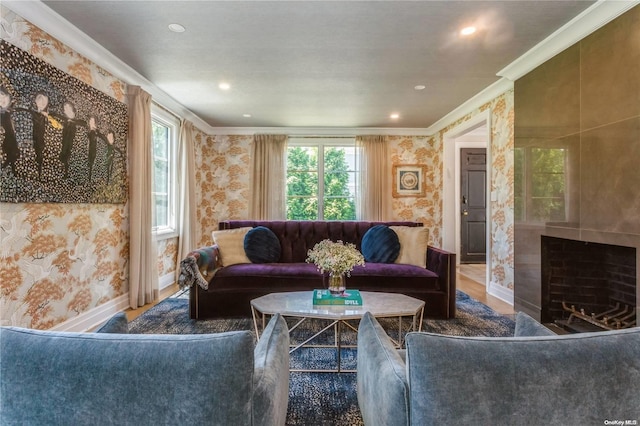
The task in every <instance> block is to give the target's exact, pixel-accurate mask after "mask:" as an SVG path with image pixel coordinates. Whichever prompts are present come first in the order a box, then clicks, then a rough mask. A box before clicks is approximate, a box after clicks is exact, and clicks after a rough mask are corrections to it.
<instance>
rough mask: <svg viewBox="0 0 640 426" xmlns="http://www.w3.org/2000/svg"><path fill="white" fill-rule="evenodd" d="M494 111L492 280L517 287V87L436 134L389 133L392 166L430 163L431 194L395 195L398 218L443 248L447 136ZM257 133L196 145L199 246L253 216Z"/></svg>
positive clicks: (210, 139)
mask: <svg viewBox="0 0 640 426" xmlns="http://www.w3.org/2000/svg"><path fill="white" fill-rule="evenodd" d="M486 110H489V111H490V116H491V142H490V143H491V152H492V164H491V165H490V167H489V168H490V170H491V191H495V193H496V194H497V198H496V200H495V201H493V202H492V204H491V211H492V215H493V216H492V218H491V220H490V223H491V229H490V232H491V264H492V270H491V281H493V282H494V283H496V284H498V285H500V286H504V287H506V288H508V289H513V264H514V259H513V250H514V248H513V235H514V216H513V203H514V199H513V185H514V168H513V146H514V145H513V143H514V140H513V118H514V117H513V90H510V91H508V92H506V93H504V94H502V95H500V96H498V97H497V98H495V99H493V100H491V101H490V102H487V103H486V104H484V105H482V106H481V107H480V108H478V109H476V110H475V111H472V112H471V113H469V114H467V115H465V116H464V117H462V118H460V119H458V120H456V121H454V122H452V123H450V124H448V125H446V126H445V127H443V128H442V129H440V130H438V131H437V132H436V133H435V134H433V135H430V136H389V137H388V141H389V144H390V152H391V158H390V164H391V165H399V164H424V165H426V166H427V174H426V176H425V179H426V187H427V196H426V197H416V198H410V197H407V198H393V199H392V203H393V209H392V212H393V213H392V214H393V217H392V219H394V220H411V221H418V222H422V223H424V226H425V227H427V228H429V240H430V244H433V245H435V246H442V201H443V200H442V197H443V181H442V176H443V167H444V164H443V148H444V147H443V140H444V135H445V134H446V133H447V132H448V131H449V130H451V129H453V128H454V127H457V126H459V125H461V124H463V123H464V122H465V121H468V120H470V119H471V118H473V117H474V116H476V115H477V114H479V113H481V112H483V111H486ZM252 138H253V137H252V136H251V135H242V136H219V135H216V136H204V135H201V138H200V139H199V140H198V144H197V147H198V149H196V157H197V159H196V168H197V171H196V182H197V183H196V185H197V187H198V194H199V198H200V200H201V203H200V205H199V206H198V213H197V217H198V224H199V227H200V232H199V235H200V240H199V242H198V243H199V244H198V245H199V246H203V245H210V244H212V239H211V231H213V230H215V229H216V228H217V224H218V222H219V221H220V220H225V219H247V218H248V212H249V199H250V185H249V173H248V170H249V168H250V154H251V142H252Z"/></svg>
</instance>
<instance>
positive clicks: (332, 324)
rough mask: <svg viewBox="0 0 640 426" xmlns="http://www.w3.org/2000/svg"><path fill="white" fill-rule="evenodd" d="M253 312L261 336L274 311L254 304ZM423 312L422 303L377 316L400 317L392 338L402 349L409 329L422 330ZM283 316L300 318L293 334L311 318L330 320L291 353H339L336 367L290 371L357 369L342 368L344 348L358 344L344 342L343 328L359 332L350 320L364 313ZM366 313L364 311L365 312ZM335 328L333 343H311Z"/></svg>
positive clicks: (258, 333) (337, 371) (310, 371)
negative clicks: (407, 311) (408, 321)
mask: <svg viewBox="0 0 640 426" xmlns="http://www.w3.org/2000/svg"><path fill="white" fill-rule="evenodd" d="M251 312H252V316H253V326H254V329H255V332H256V337H257V338H260V333H261V331H262V330H264V327H265V326H266V324H267V322H268V317H270V316H272V315H273V314H274V313H264V312H261V311H260V310H259V309H257V308H256V307H255V306H254V305H253V304H252V305H251ZM423 313H424V305H422V306H421V307H420V308H419V309H418V310H417V311H416V312H414V313H412V314H401V315H376V318H397V319H398V339H397V340H396V339H393V338H391V336H390V338H391V340H392V341H393V343H394V344H395V346H396V348H398V349H400V348H402V346H403V344H404V335H405V334H406V333H407V332H409V331H416V330H417V331H422V317H423ZM280 314H281V315H282V316H283V317H286V318H297V319H298V320H297V321H296V323H295V324H294V325H293V326H291V328H290V329H289V335H291V332H293V331H294V330H296V329H298V327H299V326H300V325H302V324H303V323H305V322H306V321H308V320H311V319H320V320H326V321H328V325H326V326H325V327H323V328H322V329H321V330H319V331H317V332H315V333H314V334H312V335H311V336H309V337H308V338H306V339H304V341H303V342H302V343H298V344H294V345H291V346H290V350H289V354H292V353H294V352H296V351H297V350H299V349H301V348H334V349H336V353H337V365H336V368H333V369H301V368H292V369H290V371H292V372H307V373H355V372H356V370H355V369H343V368H342V349H343V348H355V347H356V346H357V345H355V344H343V342H342V329H343V327H347V328H349V329H351V330H353V331H354V332H356V335H357V332H358V327H357V326H353V325H352V324H351V323H349V322H348V321H349V320H353V319H361V318H362V315H360V316H359V317H356V318H354V317H351V318H349V319H335V318H330V317H327V316H321V317H319V316H316V315H312V316H306V315H304V316H303V315H299V314H298V315H291V314H287V313H282V312H281V313H280ZM363 314H364V312H363ZM407 317H408V318H411V325H410V327H409V329H408V330H406V331H404V327H403V325H402V323H403V321H402V319H403V318H407ZM331 329H333V330H334V341H333V344H324V345H322V344H311V343H310V342H312V341H313V340H314V339H316V338H317V337H319V336H321V335H322V334H324V333H326V332H328V331H329V330H331Z"/></svg>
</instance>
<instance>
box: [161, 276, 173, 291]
mask: <svg viewBox="0 0 640 426" xmlns="http://www.w3.org/2000/svg"><path fill="white" fill-rule="evenodd" d="M175 282H176V273H175V272H170V273H168V274H165V275H163V276H161V277H160V278H158V287H159V288H160V290H164V289H165V288H167V287H169V286H170V285H172V284H173V283H175Z"/></svg>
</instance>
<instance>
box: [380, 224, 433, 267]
mask: <svg viewBox="0 0 640 426" xmlns="http://www.w3.org/2000/svg"><path fill="white" fill-rule="evenodd" d="M389 228H391V229H392V230H393V232H395V233H396V234H398V239H399V240H400V254H399V255H398V258H397V259H396V261H395V263H408V264H409V265H416V266H421V267H423V268H426V266H427V246H428V245H429V228H425V227H424V226H390V227H389Z"/></svg>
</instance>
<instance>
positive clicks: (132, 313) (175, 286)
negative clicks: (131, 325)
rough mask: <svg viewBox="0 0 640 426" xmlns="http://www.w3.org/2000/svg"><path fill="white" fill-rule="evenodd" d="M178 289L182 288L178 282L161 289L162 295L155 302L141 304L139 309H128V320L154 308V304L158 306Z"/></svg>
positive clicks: (126, 312)
mask: <svg viewBox="0 0 640 426" xmlns="http://www.w3.org/2000/svg"><path fill="white" fill-rule="evenodd" d="M178 290H180V288H179V287H178V284H175V283H174V284H172V285H170V286H168V287H165V288H164V289H162V290H161V291H160V297H158V300H156V301H155V302H153V303H149V304H146V305H144V306H141V307H140V308H138V309H127V310H126V311H125V314H127V320H129V321H131V320H133V319H135V318H138V317H139V316H140V315H141V314H142V313H143V312H146V311H148V310H149V309H151V308H153V307H154V306H156V305H157V304H158V303H160V302H162V301H163V300H164V299H166V298H167V297H169V296H171V295H172V294H174V293H176V292H177V291H178Z"/></svg>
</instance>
